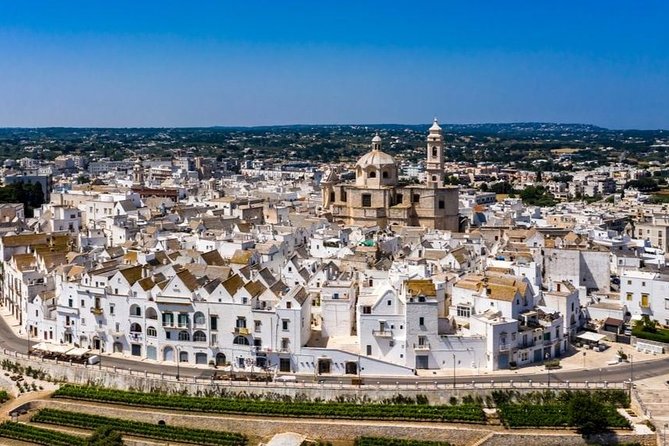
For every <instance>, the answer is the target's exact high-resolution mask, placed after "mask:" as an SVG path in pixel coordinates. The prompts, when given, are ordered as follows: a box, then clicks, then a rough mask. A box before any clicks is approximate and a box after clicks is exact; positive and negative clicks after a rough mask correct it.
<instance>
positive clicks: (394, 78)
mask: <svg viewBox="0 0 669 446" xmlns="http://www.w3.org/2000/svg"><path fill="white" fill-rule="evenodd" d="M668 16H669V2H666V1H661V0H657V1H653V0H648V1H641V2H632V1H616V0H611V1H599V0H590V1H582V0H581V1H569V0H567V1H561V2H556V1H552V2H549V1H536V0H535V1H529V0H528V1H513V0H506V1H492V0H490V1H476V0H467V1H464V0H462V1H459V2H454V1H444V0H433V1H431V2H423V1H412V2H404V1H385V2H381V1H378V2H376V1H362V0H360V1H345V0H343V1H318V2H314V1H304V2H302V1H278V0H274V1H262V0H256V1H239V2H234V3H232V2H224V1H215V0H209V1H188V2H187V1H180V2H176V1H168V0H164V1H137V0H135V1H119V0H114V1H106V2H103V1H93V0H86V1H68V2H56V1H29V0H25V1H14V2H10V1H7V2H2V3H0V126H113V127H124V126H210V125H265V124H296V123H316V124H318V123H323V124H325V123H422V122H425V123H428V122H429V121H430V120H431V118H432V117H433V116H438V117H439V119H440V121H442V122H448V123H477V122H514V121H551V122H579V123H592V124H597V125H602V126H606V127H611V128H665V129H666V128H669V32H668V31H667V30H666V20H667V17H668Z"/></svg>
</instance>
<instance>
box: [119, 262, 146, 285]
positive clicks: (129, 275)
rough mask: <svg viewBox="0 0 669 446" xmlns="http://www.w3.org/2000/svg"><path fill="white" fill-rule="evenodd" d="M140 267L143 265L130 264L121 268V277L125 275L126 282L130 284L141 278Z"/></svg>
mask: <svg viewBox="0 0 669 446" xmlns="http://www.w3.org/2000/svg"><path fill="white" fill-rule="evenodd" d="M142 269H143V267H142V266H141V265H136V266H131V267H130V268H123V269H122V270H120V271H119V272H120V273H121V275H122V276H123V277H125V280H127V281H128V283H129V284H130V285H132V284H134V283H135V282H137V281H138V280H139V279H141V278H142Z"/></svg>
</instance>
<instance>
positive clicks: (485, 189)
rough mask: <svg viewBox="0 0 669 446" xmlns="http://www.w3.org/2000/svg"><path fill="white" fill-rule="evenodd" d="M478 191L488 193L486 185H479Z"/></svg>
mask: <svg viewBox="0 0 669 446" xmlns="http://www.w3.org/2000/svg"><path fill="white" fill-rule="evenodd" d="M479 189H480V190H481V192H488V183H483V184H481V187H480V188H479Z"/></svg>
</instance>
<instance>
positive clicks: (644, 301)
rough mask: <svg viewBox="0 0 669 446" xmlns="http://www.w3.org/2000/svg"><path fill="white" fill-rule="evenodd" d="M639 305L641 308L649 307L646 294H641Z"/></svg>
mask: <svg viewBox="0 0 669 446" xmlns="http://www.w3.org/2000/svg"><path fill="white" fill-rule="evenodd" d="M641 307H643V308H649V307H650V302H649V301H648V294H647V293H643V294H642V295H641Z"/></svg>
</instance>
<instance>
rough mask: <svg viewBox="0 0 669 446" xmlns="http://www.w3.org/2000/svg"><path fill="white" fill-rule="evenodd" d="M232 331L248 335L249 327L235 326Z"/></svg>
mask: <svg viewBox="0 0 669 446" xmlns="http://www.w3.org/2000/svg"><path fill="white" fill-rule="evenodd" d="M233 333H234V334H236V335H240V336H248V335H249V334H251V332H250V331H249V329H248V328H246V327H235V330H234V331H233Z"/></svg>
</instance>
